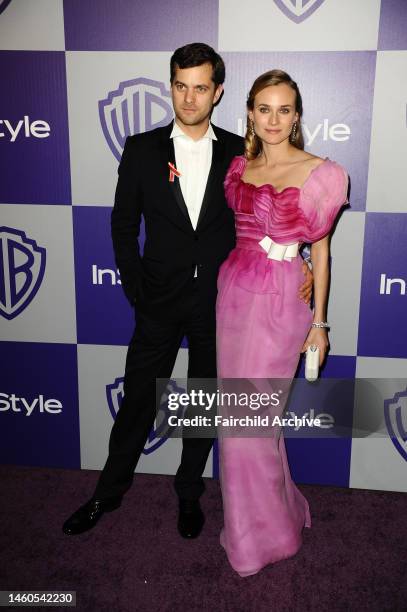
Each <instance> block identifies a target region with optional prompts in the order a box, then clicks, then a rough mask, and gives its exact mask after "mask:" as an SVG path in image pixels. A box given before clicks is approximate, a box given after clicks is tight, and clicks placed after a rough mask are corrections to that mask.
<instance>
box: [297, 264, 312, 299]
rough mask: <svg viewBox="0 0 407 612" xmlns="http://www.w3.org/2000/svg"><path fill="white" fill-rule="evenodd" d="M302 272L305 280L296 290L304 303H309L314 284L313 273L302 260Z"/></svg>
mask: <svg viewBox="0 0 407 612" xmlns="http://www.w3.org/2000/svg"><path fill="white" fill-rule="evenodd" d="M302 272H303V274H304V276H305V281H304V283H303V284H302V285H301V287H300V288H299V290H298V297H299V298H300V300H302V301H303V302H305V303H306V304H309V303H310V301H311V295H312V286H313V284H314V275H313V274H312V272H311V270H310V269H309V267H308V266H307V264H306V262H305V261H303V262H302Z"/></svg>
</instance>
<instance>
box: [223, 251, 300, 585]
mask: <svg viewBox="0 0 407 612" xmlns="http://www.w3.org/2000/svg"><path fill="white" fill-rule="evenodd" d="M243 244H244V243H243ZM248 244H250V243H248ZM301 263H302V259H301V257H300V256H298V257H296V258H295V259H293V260H291V261H282V262H279V261H274V260H270V259H267V257H266V256H265V253H264V251H263V252H260V251H259V249H258V248H257V244H256V246H255V248H254V249H253V250H250V248H247V245H245V248H236V249H234V250H233V251H232V252H231V253H230V255H229V257H228V259H227V260H226V261H225V262H224V264H223V265H222V267H221V270H220V273H219V278H218V301H217V351H218V377H219V382H220V385H221V386H222V380H223V379H234V378H235V379H254V380H252V383H251V384H250V385H249V386H250V388H253V382H254V386H256V383H255V380H256V379H263V380H258V383H259V385H260V386H261V387H262V390H264V385H266V386H267V382H266V379H274V378H282V379H283V378H284V379H286V383H287V379H288V386H289V381H290V379H292V377H293V375H294V373H295V370H296V368H297V365H298V361H299V357H300V350H301V348H302V345H303V342H304V340H305V338H306V336H307V334H308V331H309V329H310V326H311V322H312V313H311V310H310V308H309V307H308V306H307V305H306V304H304V302H302V301H301V300H300V299H299V297H298V289H299V287H300V286H301V284H302V283H303V281H304V276H303V274H302V269H301ZM230 384H231V381H230V380H227V385H228V386H229V388H230ZM237 384H239V385H241V384H244V383H241V382H239V383H237ZM273 384H274V383H273V381H272V380H271V381H270V390H271V391H272V390H273V389H272V387H273ZM219 449H220V484H221V488H222V498H223V509H224V527H223V529H222V532H221V535H220V542H221V544H222V546H223V547H224V548H225V551H226V554H227V556H228V559H229V562H230V564H231V565H232V567H233V568H234V569H235V570H236V571H237V572H238V573H239V574H240V575H241V576H249V575H252V574H255V573H257V572H258V571H259V570H261V569H262V568H263V567H264V566H266V565H267V564H269V563H275V562H276V561H279V560H281V559H285V558H287V557H291V556H293V555H295V553H296V552H297V551H298V550H299V548H300V547H301V544H302V530H303V528H304V526H305V527H310V526H311V518H310V512H309V507H308V502H307V500H306V499H305V498H304V496H303V495H302V493H300V491H299V490H298V488H297V487H296V485H295V484H294V482H293V481H292V479H291V475H290V469H289V465H288V461H287V454H286V449H285V444H284V437H283V433H282V432H281V429H280V428H279V427H274V428H273V431H272V434H271V435H268V436H266V437H226V436H225V437H221V436H220V438H219Z"/></svg>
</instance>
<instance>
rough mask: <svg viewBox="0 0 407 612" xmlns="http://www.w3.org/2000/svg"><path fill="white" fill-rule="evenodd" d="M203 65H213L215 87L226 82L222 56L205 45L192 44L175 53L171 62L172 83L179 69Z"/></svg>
mask: <svg viewBox="0 0 407 612" xmlns="http://www.w3.org/2000/svg"><path fill="white" fill-rule="evenodd" d="M202 64H211V66H212V81H213V82H214V83H215V86H216V87H217V86H218V85H221V84H222V83H223V82H224V80H225V64H224V63H223V59H222V58H221V56H220V55H219V54H218V53H216V51H215V50H214V49H212V47H210V46H209V45H206V44H205V43H190V44H189V45H185V46H184V47H180V48H179V49H177V50H176V51H174V53H173V55H172V57H171V61H170V71H171V83H172V82H173V80H174V77H175V71H176V69H177V68H194V67H195V66H202Z"/></svg>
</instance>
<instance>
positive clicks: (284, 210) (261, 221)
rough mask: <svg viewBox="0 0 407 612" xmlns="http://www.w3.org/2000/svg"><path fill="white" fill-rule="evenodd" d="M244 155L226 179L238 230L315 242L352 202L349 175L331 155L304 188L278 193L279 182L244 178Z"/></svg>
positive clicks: (243, 233) (244, 233) (240, 233)
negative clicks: (252, 181)
mask: <svg viewBox="0 0 407 612" xmlns="http://www.w3.org/2000/svg"><path fill="white" fill-rule="evenodd" d="M246 163H247V161H246V159H245V158H244V157H243V156H239V157H235V158H234V159H233V160H232V163H231V164H230V167H229V170H228V172H227V174H226V178H225V183H224V185H225V193H226V199H227V202H228V204H229V206H230V207H231V208H232V209H233V210H234V212H235V222H236V234H237V237H238V240H239V239H240V238H249V239H252V240H256V242H257V241H259V240H261V239H262V238H263V237H264V235H268V236H269V237H270V238H272V239H273V240H274V241H275V242H278V243H280V244H291V243H294V242H306V243H312V242H316V241H317V240H320V239H321V238H323V237H324V236H325V235H326V234H328V233H329V231H330V229H331V227H332V225H333V223H334V221H335V218H336V216H337V214H338V212H339V209H340V208H341V206H342V205H343V204H344V203H345V202H346V201H347V198H346V194H347V188H348V177H347V174H346V172H345V170H344V169H343V168H342V166H340V165H339V164H337V163H336V162H334V161H331V160H329V159H325V160H324V162H322V163H321V164H320V165H319V166H317V167H316V168H315V169H314V170H313V171H312V172H311V174H310V175H309V177H308V178H307V180H306V181H305V183H304V184H303V186H302V187H301V188H298V187H286V188H285V189H283V190H282V191H277V190H276V189H275V188H274V187H273V185H270V184H266V185H261V186H260V187H256V186H255V185H252V184H250V183H244V182H243V181H242V179H241V177H242V174H243V172H244V170H245V168H246Z"/></svg>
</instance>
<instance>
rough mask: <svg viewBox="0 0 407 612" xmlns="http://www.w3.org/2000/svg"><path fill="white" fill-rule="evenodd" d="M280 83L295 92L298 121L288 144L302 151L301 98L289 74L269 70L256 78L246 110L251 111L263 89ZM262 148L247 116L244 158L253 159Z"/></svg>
mask: <svg viewBox="0 0 407 612" xmlns="http://www.w3.org/2000/svg"><path fill="white" fill-rule="evenodd" d="M281 83H286V84H287V85H288V86H289V87H291V89H293V90H294V91H295V110H296V112H297V113H298V119H297V121H296V124H297V126H296V133H295V138H292V137H290V142H291V144H292V145H293V146H294V147H297V149H303V148H304V137H303V135H302V129H301V116H302V98H301V94H300V90H299V89H298V85H297V83H296V82H295V81H293V80H292V78H291V77H290V75H289V74H287V73H286V72H284V71H283V70H269V71H268V72H265V73H264V74H261V75H260V76H259V77H257V79H256V80H255V81H254V83H253V85H252V88H251V90H250V91H249V95H248V97H247V110H248V111H253V109H254V99H255V97H256V96H257V94H258V93H260V92H261V91H263V89H265V88H266V87H269V86H270V85H280V84H281ZM262 148H263V147H262V144H261V140H260V138H258V137H257V135H256V134H253V128H252V122H251V120H250V119H249V116H247V129H246V136H245V156H246V158H247V159H249V160H250V159H254V158H255V157H257V156H258V155H259V154H260V153H261V152H262Z"/></svg>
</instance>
